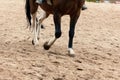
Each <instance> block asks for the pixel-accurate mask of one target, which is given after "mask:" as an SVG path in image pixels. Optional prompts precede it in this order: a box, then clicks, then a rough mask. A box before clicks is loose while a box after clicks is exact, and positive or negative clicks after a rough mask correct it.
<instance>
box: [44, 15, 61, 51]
mask: <svg viewBox="0 0 120 80" xmlns="http://www.w3.org/2000/svg"><path fill="white" fill-rule="evenodd" d="M53 17H54V23H55V37H53V38H52V39H50V40H49V41H47V42H45V44H44V49H46V50H48V49H49V48H50V47H51V46H52V45H53V44H54V42H55V41H56V40H57V39H58V38H59V37H60V36H61V15H60V14H58V13H55V14H54V16H53Z"/></svg>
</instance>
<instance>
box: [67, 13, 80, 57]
mask: <svg viewBox="0 0 120 80" xmlns="http://www.w3.org/2000/svg"><path fill="white" fill-rule="evenodd" d="M79 15H80V11H79V12H78V13H76V15H70V30H69V43H68V52H69V55H70V56H72V57H74V56H75V52H74V50H73V37H74V33H75V32H74V31H75V25H76V22H77V20H78V18H79Z"/></svg>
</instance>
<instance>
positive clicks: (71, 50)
mask: <svg viewBox="0 0 120 80" xmlns="http://www.w3.org/2000/svg"><path fill="white" fill-rule="evenodd" d="M68 53H69V55H70V56H72V57H74V56H75V52H74V50H73V49H72V48H68Z"/></svg>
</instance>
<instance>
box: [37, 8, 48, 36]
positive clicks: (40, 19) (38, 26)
mask: <svg viewBox="0 0 120 80" xmlns="http://www.w3.org/2000/svg"><path fill="white" fill-rule="evenodd" d="M45 18H46V12H45V11H44V10H41V11H40V16H39V18H38V23H37V38H39V33H40V28H41V24H42V22H43V20H44V19H45Z"/></svg>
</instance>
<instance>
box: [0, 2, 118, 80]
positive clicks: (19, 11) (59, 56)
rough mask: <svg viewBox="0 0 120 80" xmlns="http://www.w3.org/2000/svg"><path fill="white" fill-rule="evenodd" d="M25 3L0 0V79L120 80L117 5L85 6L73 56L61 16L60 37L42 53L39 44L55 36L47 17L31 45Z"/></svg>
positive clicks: (65, 23)
mask: <svg viewBox="0 0 120 80" xmlns="http://www.w3.org/2000/svg"><path fill="white" fill-rule="evenodd" d="M24 3H25V0H0V80H120V4H109V3H91V2H86V5H87V7H88V9H87V10H85V11H82V12H81V16H80V18H79V20H78V23H77V25H76V31H75V38H74V50H75V52H76V56H75V57H74V58H72V57H69V56H68V52H67V44H68V31H69V27H68V26H69V16H64V17H62V33H63V34H62V37H61V38H60V39H58V40H57V41H56V42H55V44H54V45H53V46H52V47H51V49H50V50H48V51H46V50H44V49H43V47H42V45H43V44H44V42H45V41H46V40H48V39H50V38H51V37H52V36H54V24H53V18H52V15H50V16H49V17H48V18H47V19H46V20H45V21H44V22H43V24H44V26H45V29H42V30H41V33H40V41H39V42H40V45H39V46H37V47H34V46H33V45H32V44H31V40H32V33H31V32H30V31H29V29H26V18H25V12H24V11H25V10H24Z"/></svg>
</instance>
